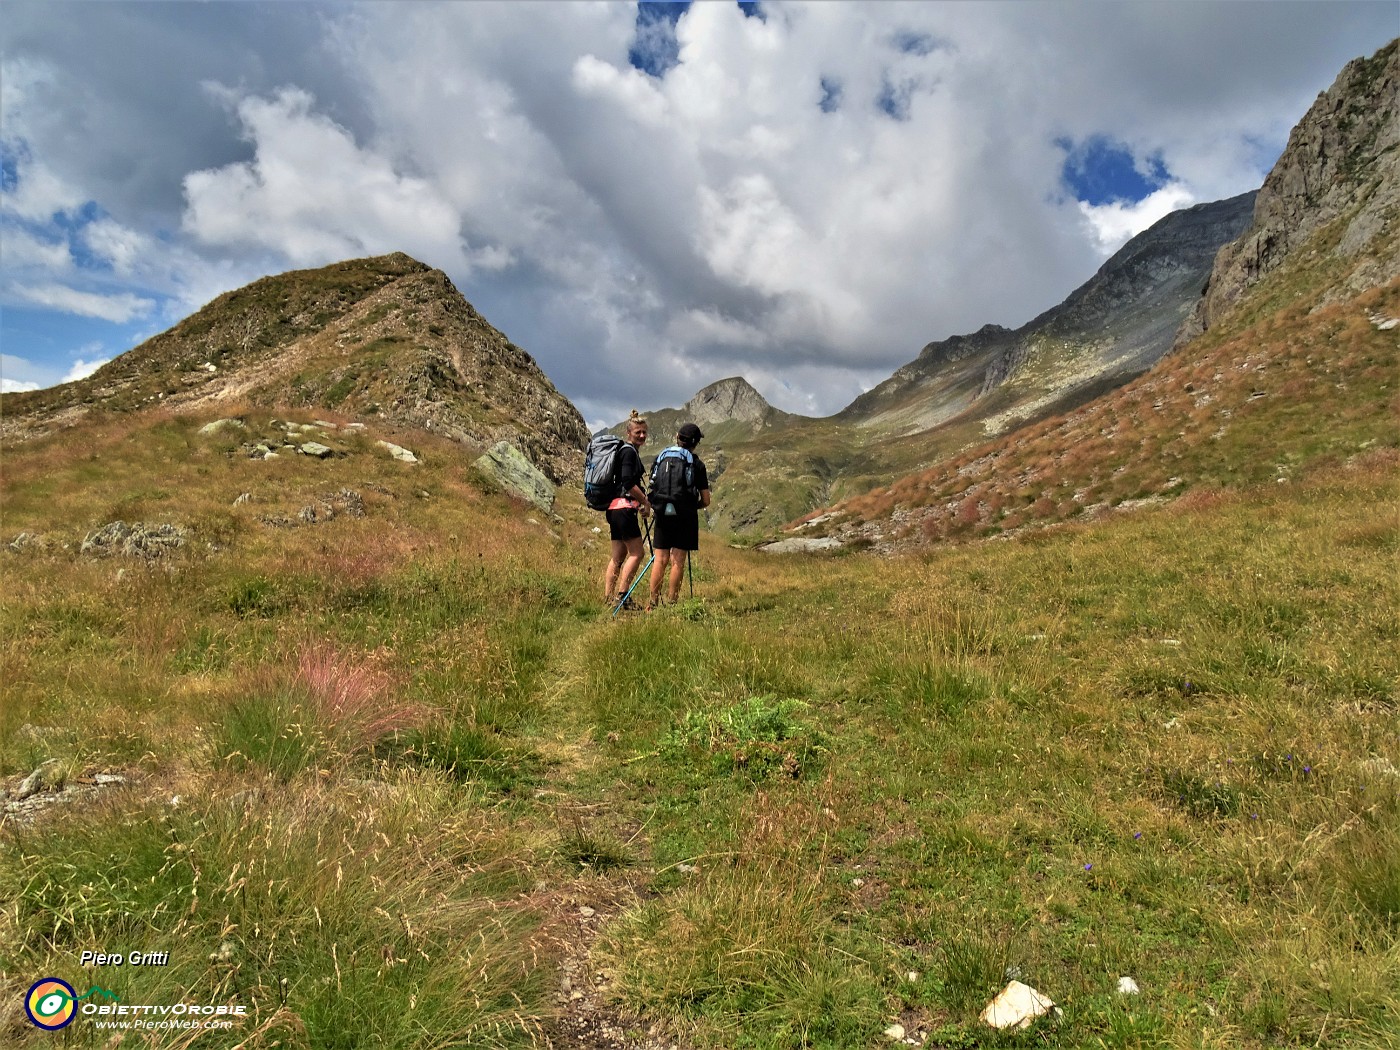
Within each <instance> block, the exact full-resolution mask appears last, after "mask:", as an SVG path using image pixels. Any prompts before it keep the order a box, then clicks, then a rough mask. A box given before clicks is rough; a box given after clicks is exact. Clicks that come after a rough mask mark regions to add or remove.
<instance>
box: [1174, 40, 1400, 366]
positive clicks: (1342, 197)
mask: <svg viewBox="0 0 1400 1050" xmlns="http://www.w3.org/2000/svg"><path fill="white" fill-rule="evenodd" d="M1335 223H1340V224H1341V227H1340V229H1338V230H1336V231H1334V233H1333V235H1332V236H1329V237H1328V238H1327V239H1326V243H1324V244H1322V245H1319V246H1317V247H1315V248H1314V250H1318V249H1319V248H1320V249H1321V250H1325V251H1330V252H1332V253H1333V254H1334V255H1335V257H1336V258H1337V259H1338V260H1340V261H1341V262H1342V263H1343V265H1344V267H1345V269H1346V271H1347V272H1348V275H1347V277H1346V278H1345V279H1344V280H1343V281H1341V282H1339V283H1338V284H1337V286H1336V294H1337V295H1350V294H1355V293H1357V292H1360V291H1364V290H1365V289H1367V288H1372V287H1377V286H1379V285H1382V284H1385V283H1386V282H1387V281H1390V280H1392V279H1393V278H1394V277H1396V276H1397V275H1400V41H1391V42H1390V43H1389V44H1388V45H1386V46H1385V47H1384V48H1382V49H1381V50H1380V51H1378V52H1376V54H1375V55H1373V56H1372V57H1370V58H1358V59H1356V60H1354V61H1352V62H1350V63H1348V64H1347V65H1346V67H1345V68H1344V69H1343V70H1342V72H1341V74H1340V75H1339V76H1338V77H1337V79H1336V82H1335V83H1333V85H1332V87H1331V88H1329V89H1328V90H1327V91H1326V92H1324V93H1323V94H1321V95H1319V96H1318V99H1317V101H1316V102H1315V103H1313V106H1312V108H1311V109H1309V110H1308V112H1307V114H1306V115H1305V116H1304V117H1303V119H1302V120H1301V121H1299V123H1298V125H1297V127H1295V128H1294V129H1293V133H1292V134H1291V135H1290V136H1289V139H1288V146H1287V148H1286V149H1285V150H1284V151H1283V155H1282V156H1281V157H1280V158H1279V160H1278V163H1277V164H1275V165H1274V168H1273V170H1272V171H1270V172H1269V175H1268V178H1266V179H1265V180H1264V185H1263V187H1262V188H1261V189H1260V190H1259V196H1258V200H1257V201H1256V203H1255V206H1254V216H1253V222H1252V224H1251V225H1250V227H1249V229H1248V230H1247V231H1246V232H1245V233H1244V234H1243V236H1241V237H1240V238H1239V239H1238V240H1236V241H1234V242H1233V243H1231V244H1228V245H1226V246H1225V247H1224V248H1222V249H1221V251H1220V253H1219V255H1218V256H1217V258H1216V260H1215V265H1214V268H1213V269H1212V271H1211V275H1210V280H1209V283H1208V284H1207V286H1206V289H1205V293H1204V294H1203V295H1202V296H1201V298H1200V300H1199V302H1198V303H1197V305H1196V307H1195V309H1194V311H1193V313H1192V314H1191V316H1190V318H1189V319H1188V320H1187V322H1186V323H1185V324H1184V325H1183V326H1182V328H1181V330H1180V332H1179V333H1178V334H1177V338H1176V344H1177V345H1181V344H1183V343H1185V342H1187V341H1189V340H1190V339H1193V338H1195V337H1196V336H1197V335H1199V334H1201V333H1202V332H1204V331H1205V330H1206V329H1208V328H1210V327H1212V326H1213V325H1215V324H1216V323H1217V322H1218V321H1219V320H1220V319H1221V318H1222V317H1223V316H1224V315H1225V314H1226V313H1227V312H1228V311H1229V310H1230V309H1231V307H1233V306H1234V304H1235V303H1236V302H1238V301H1239V300H1240V299H1241V297H1242V296H1243V295H1244V294H1245V292H1246V291H1247V290H1248V289H1249V288H1250V287H1252V286H1253V285H1255V284H1257V283H1258V282H1259V281H1260V280H1262V279H1263V278H1264V277H1265V276H1267V275H1268V274H1270V273H1271V272H1273V271H1274V270H1276V269H1277V268H1278V267H1279V266H1281V265H1282V264H1283V263H1284V261H1285V260H1286V259H1288V257H1289V256H1290V254H1291V253H1292V252H1294V251H1295V250H1296V249H1298V248H1299V247H1301V246H1302V245H1304V244H1307V243H1309V242H1311V241H1313V239H1314V238H1315V236H1316V235H1317V234H1318V233H1319V232H1321V231H1322V230H1324V228H1326V227H1329V226H1332V225H1333V224H1335Z"/></svg>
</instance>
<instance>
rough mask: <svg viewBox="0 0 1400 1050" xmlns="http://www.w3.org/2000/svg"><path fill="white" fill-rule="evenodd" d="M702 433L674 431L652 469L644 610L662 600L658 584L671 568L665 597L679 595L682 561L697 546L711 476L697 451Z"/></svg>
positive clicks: (673, 598)
mask: <svg viewBox="0 0 1400 1050" xmlns="http://www.w3.org/2000/svg"><path fill="white" fill-rule="evenodd" d="M704 436H705V435H704V434H702V433H701V432H700V428H699V427H697V426H696V425H695V424H694V423H686V424H684V425H683V426H682V427H681V428H680V429H679V430H678V431H676V443H675V444H674V445H672V446H670V447H669V448H665V449H662V450H661V454H660V455H658V456H657V457H656V462H655V463H653V464H652V467H651V491H650V492H649V493H648V498H649V499H650V500H651V506H652V509H653V510H654V511H655V512H656V517H655V519H654V520H655V522H656V526H655V531H654V533H653V535H652V550H653V551H654V553H655V555H656V566H655V568H653V570H652V573H651V599H650V600H649V601H648V602H647V608H648V609H653V608H655V607H656V606H657V605H659V604H660V602H661V582H662V580H663V579H665V578H666V569H667V566H668V565H669V566H670V580H669V583H670V593H669V599H670V601H672V602H675V601H677V600H678V599H679V598H680V596H681V580H682V579H684V578H685V566H686V559H687V558H688V557H689V556H690V552H691V551H695V550H699V549H700V511H701V510H702V509H704V508H705V507H708V506H709V505H710V475H709V473H708V472H707V471H706V470H705V464H704V462H703V461H702V460H701V459H700V457H699V456H697V455H696V454H695V446H696V445H698V444H700V439H701V438H702V437H704Z"/></svg>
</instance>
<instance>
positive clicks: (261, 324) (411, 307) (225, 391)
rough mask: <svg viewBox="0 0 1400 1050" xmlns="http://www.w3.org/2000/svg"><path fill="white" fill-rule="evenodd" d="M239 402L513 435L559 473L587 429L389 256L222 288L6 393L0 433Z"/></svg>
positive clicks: (459, 303)
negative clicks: (124, 346) (103, 415)
mask: <svg viewBox="0 0 1400 1050" xmlns="http://www.w3.org/2000/svg"><path fill="white" fill-rule="evenodd" d="M240 404H247V405H252V406H256V407H284V406H285V407H293V408H317V409H323V410H336V411H341V412H345V413H350V414H353V415H360V416H365V417H375V418H379V419H381V420H384V421H386V422H388V423H390V424H393V425H397V426H411V427H417V428H421V429H423V430H428V431H431V432H435V433H440V434H443V435H445V436H447V437H449V438H451V439H452V440H455V441H458V442H461V443H465V444H469V445H473V446H481V447H484V446H488V445H491V444H494V443H495V442H497V441H507V442H509V443H511V444H513V445H515V446H516V447H518V448H519V449H520V450H521V451H522V452H523V453H525V455H526V456H527V457H528V458H530V459H531V460H532V461H533V462H534V463H535V464H536V465H537V466H539V467H540V468H541V469H543V470H544V471H545V472H546V473H547V474H549V475H550V476H551V477H552V478H553V479H554V480H556V481H559V480H562V479H563V478H565V477H568V476H571V475H572V474H573V473H576V472H577V470H578V469H579V467H580V466H581V463H582V449H583V446H584V445H585V444H586V442H587V427H586V425H585V424H584V421H583V417H582V416H581V415H580V414H579V413H578V410H577V409H576V408H575V407H574V406H573V404H572V403H571V402H570V401H569V400H568V399H567V398H565V397H564V396H563V395H562V394H560V393H559V391H558V390H557V389H556V388H555V387H554V384H553V383H552V382H550V380H549V378H548V377H547V376H546V375H545V374H544V372H543V371H542V370H541V369H540V368H539V366H538V364H536V362H535V361H534V359H533V358H532V357H531V356H530V355H529V354H528V353H526V352H525V351H524V350H522V349H520V348H519V347H518V346H516V345H515V344H514V343H512V342H510V340H509V339H507V338H506V337H505V336H504V335H503V334H502V333H500V332H499V331H497V330H496V329H495V328H494V327H492V326H491V325H490V324H489V323H488V322H487V321H486V319H485V318H483V317H482V316H481V314H479V313H478V312H477V311H476V309H475V308H474V307H473V306H472V305H471V304H470V303H469V302H467V301H466V299H465V298H463V297H462V295H461V293H460V292H458V291H457V289H456V288H455V287H454V286H453V284H452V282H451V281H450V280H449V279H448V277H447V275H446V274H445V273H443V272H442V271H441V270H436V269H433V268H431V267H429V266H426V265H425V264H423V263H421V262H418V261H417V260H415V259H412V258H410V257H409V256H407V255H404V254H403V253H393V254H390V255H385V256H377V257H373V258H367V259H355V260H348V261H346V262H342V263H336V264H333V265H331V266H326V267H320V268H317V269H310V270H293V271H288V272H286V273H283V274H277V275H272V276H269V277H264V278H262V279H260V280H258V281H254V282H253V283H251V284H249V285H245V286H244V287H242V288H239V289H235V290H234V291H231V292H227V293H225V294H223V295H221V296H219V297H217V298H216V299H214V300H213V301H212V302H210V303H209V304H207V305H206V306H205V307H203V308H201V309H200V310H198V311H196V312H195V313H194V314H191V315H190V316H189V317H187V318H185V319H184V320H182V321H180V322H179V323H178V324H176V325H174V326H173V327H172V328H170V329H167V330H166V331H164V332H162V333H160V334H158V335H156V336H154V337H152V338H151V339H149V340H147V341H146V342H144V343H142V344H141V345H140V346H137V347H135V348H133V349H132V350H129V351H127V352H126V353H124V354H121V355H119V356H118V357H116V358H114V359H113V360H112V361H110V362H108V363H107V364H106V365H104V366H103V367H102V368H100V369H98V370H97V371H96V372H95V373H93V375H92V376H89V377H88V378H86V379H82V380H78V381H77V382H74V383H66V384H63V385H62V386H58V387H53V388H50V389H48V390H40V391H32V392H27V393H22V394H7V395H5V401H4V407H5V412H4V418H3V420H0V428H3V429H0V435H3V437H4V439H5V440H7V441H9V440H22V439H23V438H24V436H25V435H26V434H33V433H39V432H43V431H44V430H45V429H46V428H51V427H55V426H70V425H73V423H75V422H76V421H77V420H79V419H81V418H82V417H83V416H84V415H86V414H88V413H89V412H91V411H94V410H98V411H101V410H106V411H117V412H127V411H132V410H135V409H139V408H144V407H150V406H154V405H165V406H169V407H172V408H176V409H180V410H183V411H199V410H204V409H210V408H215V407H216V406H237V405H240Z"/></svg>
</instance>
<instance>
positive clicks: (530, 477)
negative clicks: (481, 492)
mask: <svg viewBox="0 0 1400 1050" xmlns="http://www.w3.org/2000/svg"><path fill="white" fill-rule="evenodd" d="M476 467H477V469H478V470H480V471H481V472H482V473H483V474H485V475H486V476H487V477H489V478H491V479H492V480H494V481H496V482H497V483H498V484H500V486H501V487H502V488H503V489H505V490H506V491H507V492H510V493H512V494H513V495H516V496H519V497H520V498H521V499H526V500H529V501H530V502H531V503H533V504H534V505H535V506H537V507H539V508H540V510H542V511H544V512H545V513H546V514H549V513H552V512H553V510H554V492H555V489H554V483H553V482H552V481H550V480H549V478H547V477H545V476H544V474H543V473H542V472H541V471H540V470H539V468H537V467H536V466H535V465H534V464H533V463H531V462H530V461H529V460H528V459H526V458H525V455H524V453H522V452H521V451H520V450H519V449H518V448H516V447H515V446H514V445H512V444H509V443H508V442H505V441H498V442H496V444H495V445H493V446H491V449H490V450H489V451H488V452H487V453H486V454H485V455H484V456H482V457H481V458H480V459H478V460H477V461H476Z"/></svg>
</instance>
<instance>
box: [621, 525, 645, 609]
mask: <svg viewBox="0 0 1400 1050" xmlns="http://www.w3.org/2000/svg"><path fill="white" fill-rule="evenodd" d="M623 547H624V549H625V551H626V554H627V558H626V560H625V561H623V563H622V568H621V569H620V570H619V571H618V577H617V596H618V597H619V598H621V597H622V596H623V595H624V594H626V593H627V588H628V587H630V586H631V585H632V577H633V576H635V575H637V566H638V565H640V564H641V563H642V551H643V550H644V549H645V548H644V547H643V544H642V538H641V537H640V536H636V537H633V538H632V539H630V540H628V541H627V542H626V543H625V544H624V545H623Z"/></svg>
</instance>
